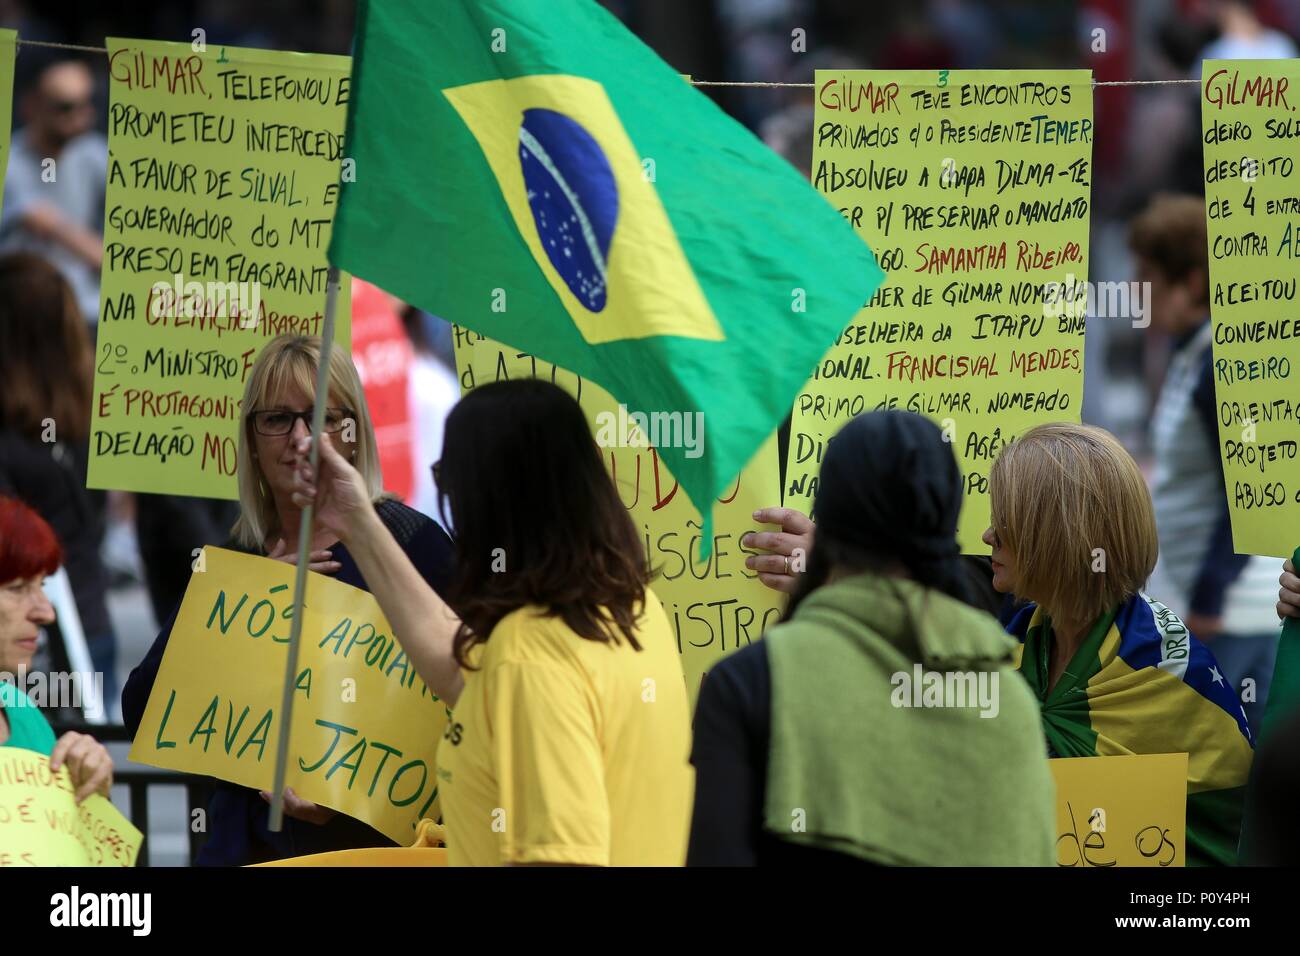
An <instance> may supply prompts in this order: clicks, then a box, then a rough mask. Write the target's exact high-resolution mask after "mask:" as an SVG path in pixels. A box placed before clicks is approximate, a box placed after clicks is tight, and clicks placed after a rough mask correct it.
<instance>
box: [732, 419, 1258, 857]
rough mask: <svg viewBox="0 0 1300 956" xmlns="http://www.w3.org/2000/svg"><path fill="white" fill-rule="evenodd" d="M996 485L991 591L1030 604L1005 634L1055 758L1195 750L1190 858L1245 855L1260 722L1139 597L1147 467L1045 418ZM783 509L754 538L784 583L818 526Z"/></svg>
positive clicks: (769, 577) (1197, 645)
mask: <svg viewBox="0 0 1300 956" xmlns="http://www.w3.org/2000/svg"><path fill="white" fill-rule="evenodd" d="M989 496H990V503H991V506H992V507H991V511H992V525H991V527H989V529H988V530H987V531H985V532H984V542H985V543H986V544H987V545H989V547H990V548H991V549H992V552H993V554H992V571H993V586H994V588H996V589H997V590H998V591H999V592H1001V593H1003V594H1013V595H1015V596H1016V597H1018V598H1021V599H1023V600H1027V601H1029V602H1031V603H1029V604H1028V606H1026V607H1023V608H1022V609H1021V610H1020V611H1019V612H1018V613H1017V614H1016V615H1015V617H1014V618H1012V620H1011V621H1010V623H1009V624H1008V625H1007V630H1008V632H1009V633H1011V635H1012V636H1014V637H1016V638H1017V639H1018V640H1019V642H1020V661H1019V669H1020V673H1021V674H1022V676H1023V677H1024V678H1025V679H1026V680H1027V681H1028V682H1029V687H1030V689H1031V690H1032V691H1033V693H1034V696H1035V697H1036V698H1037V700H1038V703H1039V709H1040V710H1041V712H1042V719H1043V731H1044V734H1045V736H1046V738H1047V744H1048V748H1049V755H1050V756H1052V757H1091V756H1106V755H1121V754H1162V753H1186V754H1187V755H1188V778H1187V862H1188V863H1189V864H1192V865H1196V864H1217V865H1228V864H1231V863H1233V862H1235V860H1236V855H1237V842H1238V837H1239V834H1240V829H1241V806H1242V799H1243V796H1244V788H1245V785H1246V778H1247V775H1248V773H1249V771H1250V763H1251V758H1252V746H1251V737H1250V730H1249V728H1248V726H1247V722H1246V715H1245V712H1244V711H1243V710H1242V707H1241V702H1240V700H1239V699H1238V696H1237V694H1238V689H1237V688H1234V687H1233V686H1231V684H1230V683H1229V681H1228V680H1227V678H1226V677H1225V676H1224V674H1223V672H1222V670H1221V668H1220V667H1219V666H1218V663H1217V662H1216V661H1215V659H1214V655H1213V654H1212V653H1210V651H1209V650H1208V649H1207V648H1206V647H1205V645H1204V644H1202V643H1201V642H1200V641H1199V640H1197V639H1196V638H1195V637H1194V636H1193V635H1192V634H1191V633H1190V631H1189V630H1188V628H1187V626H1186V625H1185V624H1184V623H1183V621H1182V620H1181V619H1180V618H1179V617H1178V616H1177V615H1176V614H1175V613H1174V611H1172V610H1170V609H1169V608H1168V607H1166V606H1165V605H1163V604H1161V603H1159V602H1158V601H1156V600H1154V599H1153V598H1150V597H1148V596H1147V595H1146V594H1144V593H1143V592H1142V588H1143V587H1144V586H1145V585H1146V581H1147V578H1148V577H1149V576H1150V574H1151V569H1152V568H1153V567H1155V563H1156V553H1157V545H1156V525H1155V516H1154V513H1153V511H1152V507H1151V495H1150V493H1149V492H1148V490H1147V486H1146V482H1145V481H1144V480H1143V477H1142V473H1141V472H1140V471H1139V470H1138V467H1137V464H1136V462H1134V461H1133V459H1132V458H1131V457H1130V456H1129V454H1128V452H1126V451H1125V450H1124V448H1123V447H1122V446H1121V445H1120V444H1119V442H1117V441H1116V440H1115V438H1114V437H1113V436H1111V435H1110V434H1109V433H1108V432H1106V431H1103V430H1102V429H1099V428H1092V427H1089V426H1086V425H1073V424H1064V423H1055V424H1047V425H1039V426H1038V427H1036V428H1032V429H1030V430H1029V431H1027V432H1025V433H1024V434H1023V435H1021V436H1020V437H1019V438H1017V439H1016V441H1015V442H1014V443H1012V444H1011V445H1009V446H1008V447H1007V448H1006V449H1005V450H1004V451H1003V452H1002V454H1001V455H1000V456H999V457H998V459H997V461H996V462H994V465H993V468H992V470H991V471H990V473H989ZM772 517H774V518H776V519H777V520H784V524H785V527H786V530H785V532H784V533H783V534H781V535H780V536H779V537H778V536H776V535H775V533H772V532H766V533H764V536H757V535H756V536H755V537H756V538H759V540H758V541H756V542H752V541H751V542H746V543H747V544H750V545H751V546H757V547H768V548H771V549H772V550H775V551H776V552H777V554H776V555H764V556H760V557H759V558H758V561H759V562H761V563H760V564H759V567H760V568H761V569H762V570H763V571H764V573H765V575H766V577H765V578H764V580H765V581H766V582H767V583H768V584H769V586H772V587H780V588H782V589H786V588H789V587H791V586H792V584H793V581H794V576H793V575H787V574H784V573H783V571H784V567H783V562H782V560H781V558H780V557H779V554H780V552H782V551H784V550H785V549H786V548H791V549H793V548H795V547H804V548H810V547H812V534H811V530H810V528H809V527H805V526H804V525H803V523H802V522H800V521H799V520H798V519H800V518H802V516H800V515H795V516H793V518H792V516H790V515H780V516H775V515H774V516H772ZM805 520H806V519H805ZM792 529H793V530H792ZM786 553H789V552H786ZM777 565H782V566H781V567H777ZM751 566H753V565H751ZM1157 852H1158V853H1164V852H1166V850H1165V848H1164V847H1163V845H1162V846H1161V848H1160V849H1159V850H1157ZM1060 862H1063V863H1069V862H1070V861H1069V860H1065V859H1062V860H1061V861H1060Z"/></svg>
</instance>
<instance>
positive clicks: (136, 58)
mask: <svg viewBox="0 0 1300 956" xmlns="http://www.w3.org/2000/svg"><path fill="white" fill-rule="evenodd" d="M202 72H203V59H202V58H201V57H198V56H187V57H185V58H184V59H181V58H180V57H170V56H146V55H145V53H144V52H143V51H140V50H131V49H125V48H124V49H121V50H115V51H114V52H113V54H112V55H111V56H110V57H109V58H108V74H109V76H111V77H112V78H113V80H114V81H115V82H117V83H125V84H126V88H127V89H129V90H152V89H157V88H159V87H164V86H165V87H166V88H167V92H168V93H176V92H177V91H179V92H181V93H184V94H190V93H196V94H202V95H204V96H207V95H208V91H207V90H206V89H204V87H203V80H202V79H201V78H200V77H199V74H200V73H202Z"/></svg>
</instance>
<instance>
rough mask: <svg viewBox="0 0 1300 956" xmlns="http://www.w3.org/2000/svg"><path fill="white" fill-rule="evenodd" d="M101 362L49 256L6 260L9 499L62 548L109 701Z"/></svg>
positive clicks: (1, 375) (2, 458)
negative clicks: (96, 469)
mask: <svg viewBox="0 0 1300 956" xmlns="http://www.w3.org/2000/svg"><path fill="white" fill-rule="evenodd" d="M93 363H94V354H93V352H92V350H91V345H90V338H89V336H88V334H87V332H86V325H85V322H84V321H83V319H82V315H81V311H80V310H79V309H78V307H77V301H76V297H75V296H74V295H73V292H72V287H71V286H70V285H69V284H68V282H67V281H66V280H65V279H64V278H63V275H62V274H61V273H60V272H59V270H58V269H56V268H55V267H54V266H52V265H51V264H50V263H48V262H46V261H45V260H44V259H42V258H41V257H40V256H35V255H31V254H30V253H12V254H9V255H5V256H0V383H3V387H0V493H5V494H9V495H12V496H14V497H16V498H19V499H21V500H22V501H24V502H26V503H27V504H28V505H30V506H31V507H32V508H34V509H35V510H36V512H37V513H38V514H40V516H41V517H42V518H44V519H45V520H46V521H47V522H49V524H50V526H51V527H53V528H54V532H55V534H56V535H58V538H59V540H60V541H61V542H63V546H64V549H65V552H66V567H67V571H68V578H69V580H70V581H71V583H72V591H73V595H74V596H75V598H76V602H77V614H78V616H79V617H80V618H81V627H82V630H84V631H85V634H86V643H87V645H88V648H89V650H90V656H91V661H92V663H93V664H94V667H95V670H96V671H97V672H99V673H101V674H103V675H104V699H105V700H106V701H109V700H115V699H116V697H117V691H116V676H115V672H114V666H115V662H116V657H117V648H116V638H115V636H114V634H113V626H112V623H111V622H110V620H109V616H108V606H107V604H106V602H105V593H106V591H107V588H108V574H107V572H106V571H105V569H104V565H103V563H102V562H101V561H100V558H99V547H100V543H101V542H102V540H103V537H104V519H103V502H102V496H98V495H93V494H92V493H90V492H88V491H87V490H86V459H87V452H88V450H89V437H90V393H91V376H92V374H93Z"/></svg>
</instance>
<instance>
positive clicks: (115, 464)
mask: <svg viewBox="0 0 1300 956" xmlns="http://www.w3.org/2000/svg"><path fill="white" fill-rule="evenodd" d="M350 68H351V64H350V61H349V60H348V58H347V57H339V56H317V55H306V54H299V53H280V52H274V51H267V50H249V49H240V48H236V47H216V46H209V47H206V48H205V49H203V50H195V49H194V48H193V47H192V46H191V45H190V44H186V43H158V42H153V41H148V42H146V41H142V40H122V39H109V40H108V74H109V92H110V100H111V103H110V107H109V115H108V147H109V160H108V189H107V197H106V200H105V214H104V264H103V279H102V284H101V289H100V321H99V333H98V340H97V344H96V351H95V386H94V396H93V399H92V409H91V411H92V415H93V433H92V435H91V441H90V465H89V481H88V484H89V486H90V487H92V488H120V489H124V490H128V491H148V492H161V493H178V494H186V495H198V496H201V497H206V498H236V497H238V493H237V490H236V486H235V471H236V466H237V462H236V448H237V444H238V428H239V421H240V408H239V404H240V398H241V396H242V394H243V386H244V380H245V378H246V377H247V375H248V371H249V368H250V367H251V366H252V364H253V361H254V359H255V358H256V357H257V353H258V352H259V351H260V350H261V348H262V346H263V345H264V344H265V343H266V342H267V340H268V339H270V338H273V337H275V336H276V335H280V334H282V333H285V332H297V333H302V334H307V335H316V334H319V333H320V331H321V325H322V322H323V312H324V307H325V293H326V281H325V280H326V274H327V272H328V269H329V266H328V263H327V262H326V260H325V249H326V248H327V246H328V245H329V238H330V230H331V227H332V224H333V221H334V208H335V202H336V199H337V197H338V188H339V181H340V176H342V177H344V178H346V177H348V176H350V175H351V172H352V171H351V170H350V169H349V168H348V165H347V162H346V161H345V158H344V156H343V127H344V124H345V122H346V111H347V103H348V87H349V83H350V76H349V73H350ZM349 288H350V283H349V282H348V281H346V280H344V281H343V283H342V286H341V290H340V293H339V308H338V320H337V322H338V325H337V329H336V331H335V335H336V336H337V339H338V342H337V344H338V345H340V346H341V347H343V348H347V347H348V343H349V341H350V336H351V332H350V318H349V317H350V310H349V296H348V290H349Z"/></svg>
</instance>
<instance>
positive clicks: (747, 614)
mask: <svg viewBox="0 0 1300 956" xmlns="http://www.w3.org/2000/svg"><path fill="white" fill-rule="evenodd" d="M454 335H455V348H456V367H457V372H458V373H459V375H460V384H461V390H462V392H468V391H470V390H472V389H473V388H475V387H477V386H479V385H485V384H488V383H490V382H497V381H503V380H505V379H512V378H527V377H536V378H545V379H547V380H548V381H551V382H554V383H555V384H557V385H559V386H561V387H563V388H565V389H567V390H568V391H569V392H570V394H572V395H573V396H574V397H575V398H577V399H578V401H579V403H580V404H581V405H582V408H583V411H585V412H586V413H587V420H588V422H589V423H590V424H591V430H592V434H593V435H594V436H595V437H596V439H597V442H598V443H599V444H601V446H602V447H601V454H602V456H603V458H604V460H605V464H606V467H607V468H608V469H609V472H610V476H611V477H612V478H613V480H614V483H615V485H617V486H618V490H619V494H620V496H621V497H622V499H623V504H624V505H625V506H626V507H627V509H628V512H629V513H630V515H631V517H632V520H633V522H634V523H635V524H636V526H637V529H638V530H639V531H640V532H641V535H642V544H643V545H644V547H645V552H646V559H647V561H648V563H649V566H650V568H651V570H652V571H657V572H658V576H657V577H656V578H655V580H654V582H653V584H654V590H655V593H656V594H658V595H659V598H660V600H662V601H663V603H664V611H665V612H667V614H668V620H669V621H670V622H671V623H672V626H673V632H674V635H675V636H676V638H677V649H678V651H679V652H680V653H681V655H682V670H683V672H684V673H685V675H686V683H687V691H688V693H689V695H690V700H691V706H692V707H693V706H694V704H695V698H696V696H697V695H698V693H699V687H700V682H701V681H702V680H703V678H704V674H705V673H706V672H707V671H708V669H709V668H710V667H712V666H713V663H714V661H716V660H718V658H720V657H722V656H723V655H724V654H727V653H729V652H731V651H734V650H736V649H737V648H740V647H744V646H746V645H748V644H750V643H752V642H753V641H756V640H758V638H759V637H760V636H761V635H762V633H763V630H764V629H765V628H766V627H768V626H769V625H771V624H773V623H775V622H776V621H777V620H778V619H779V618H780V616H781V609H782V608H783V607H784V598H783V596H782V595H780V594H778V593H777V592H775V591H772V590H771V589H769V588H768V587H767V586H765V585H764V584H763V583H762V582H761V581H759V580H758V576H757V574H756V573H755V572H753V571H750V570H749V569H748V568H746V567H745V558H746V557H747V556H748V555H750V554H754V553H763V552H756V551H754V550H753V549H748V548H745V547H743V546H742V545H741V543H740V539H741V537H742V536H743V535H745V534H746V533H748V532H750V531H758V530H767V531H770V530H774V528H773V527H772V526H768V525H758V524H757V523H755V521H754V517H753V514H754V511H755V510H756V509H758V508H764V507H768V506H771V505H775V504H776V503H777V502H778V500H779V499H778V493H779V488H778V472H777V453H776V435H775V434H774V435H772V436H771V437H770V438H769V439H768V440H767V441H766V442H765V443H764V444H763V446H762V447H761V448H760V449H759V450H758V452H757V454H755V455H754V458H753V459H752V460H751V461H750V463H749V465H748V466H746V468H745V470H744V471H742V472H741V473H740V475H739V476H738V477H737V479H736V481H735V483H734V484H733V485H732V487H731V488H730V489H729V490H728V492H727V493H726V494H725V495H723V497H722V498H720V499H719V500H718V501H717V502H715V504H714V506H713V549H712V552H711V553H710V555H709V557H708V559H707V560H704V561H701V560H700V557H699V553H700V547H699V545H700V535H701V534H702V527H701V524H702V522H701V520H700V513H699V511H697V510H696V509H695V507H694V506H693V505H692V504H691V503H690V500H689V499H688V498H687V497H686V495H685V494H684V493H683V492H682V491H681V488H680V487H679V486H678V484H677V482H676V481H675V480H674V479H673V476H672V475H671V474H670V473H669V471H668V468H667V467H666V466H665V465H664V463H663V461H662V459H660V457H659V455H658V453H657V452H656V451H655V449H654V448H653V447H651V446H650V445H649V444H647V441H646V437H647V436H646V435H645V434H643V432H642V430H641V429H640V427H639V425H638V423H637V422H636V420H635V419H634V418H633V417H632V416H631V415H630V414H629V413H627V411H626V409H624V410H623V411H622V412H621V413H620V406H619V404H618V402H617V401H615V399H614V397H613V396H612V395H610V394H609V392H607V391H605V390H604V389H603V388H601V387H600V386H598V385H596V384H595V383H594V382H590V381H587V380H585V379H582V378H580V377H579V376H577V375H575V374H574V373H573V372H570V371H568V370H567V369H564V368H560V367H558V366H555V365H552V364H551V363H549V362H543V361H541V360H540V359H537V358H534V357H533V356H531V355H527V354H525V353H521V352H519V351H518V350H517V349H513V348H510V347H509V346H506V345H502V344H501V343H500V342H496V341H494V340H492V339H488V338H485V337H484V336H481V335H479V334H478V333H477V332H471V331H470V330H468V329H464V328H461V327H460V326H456V327H455V330H454ZM679 414H680V413H679ZM674 434H676V435H678V436H679V437H680V438H681V439H682V440H685V439H686V438H688V437H689V438H692V439H695V438H700V439H702V437H703V436H700V435H695V434H693V433H692V432H691V431H690V430H689V429H688V428H686V427H682V428H680V429H679V430H678V431H677V432H676V433H674Z"/></svg>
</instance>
